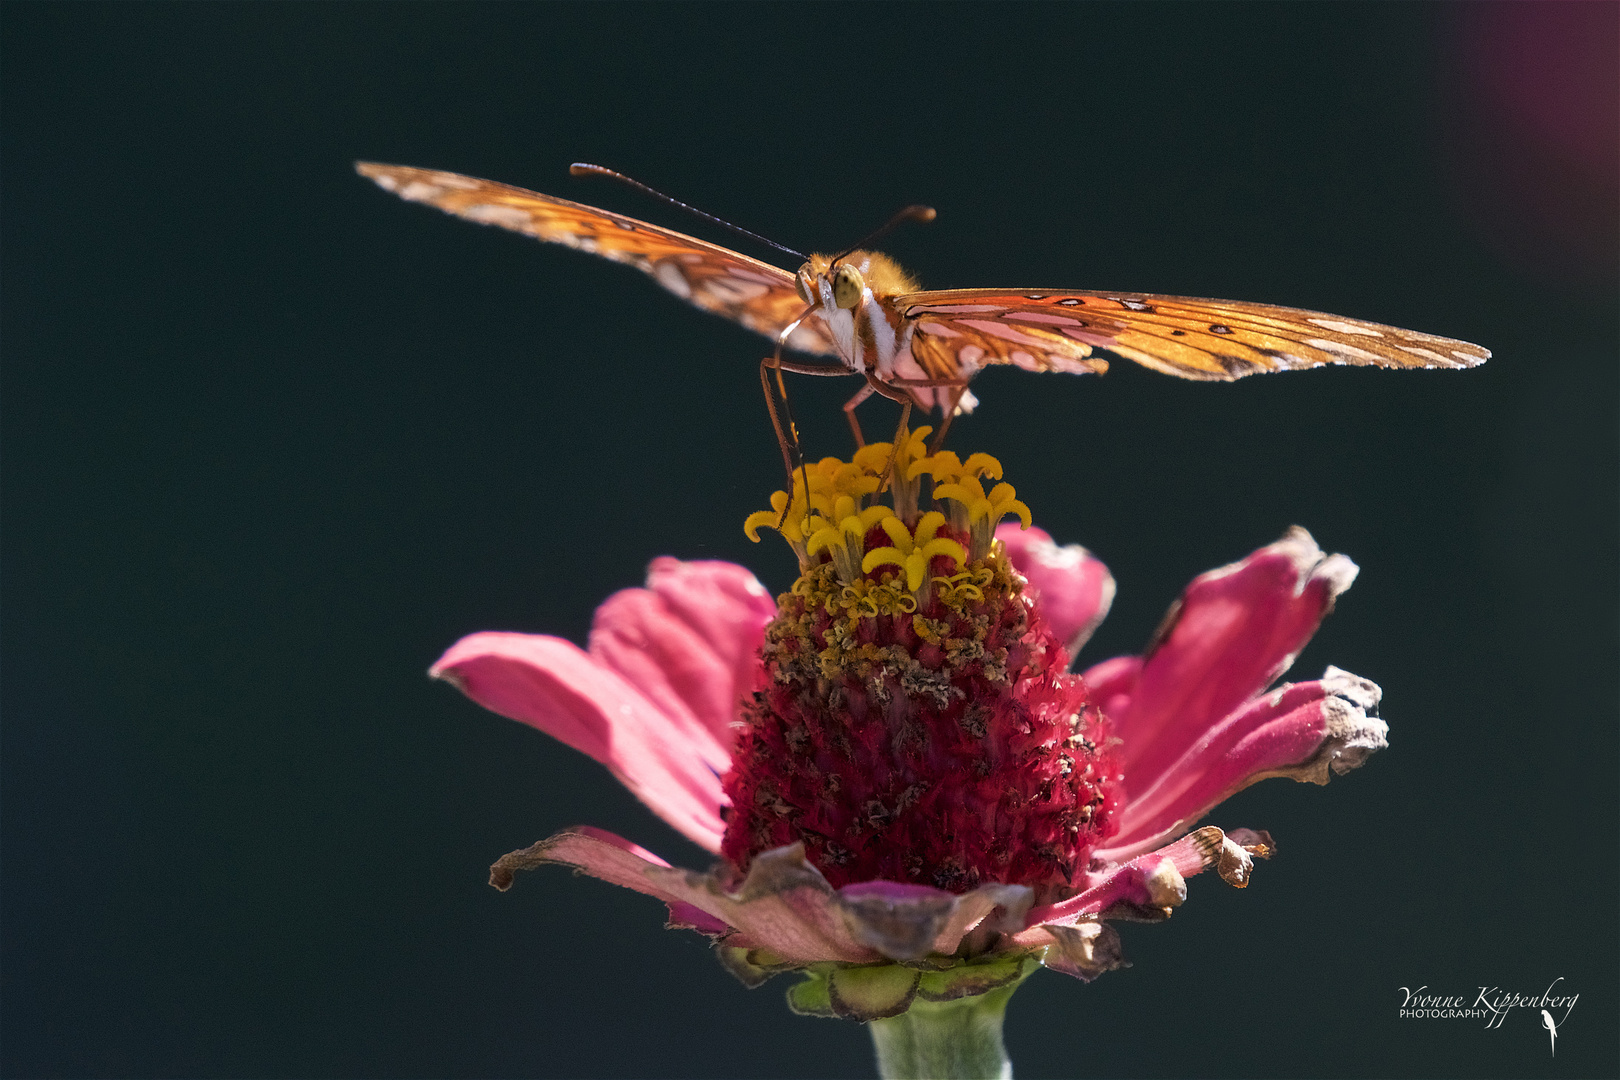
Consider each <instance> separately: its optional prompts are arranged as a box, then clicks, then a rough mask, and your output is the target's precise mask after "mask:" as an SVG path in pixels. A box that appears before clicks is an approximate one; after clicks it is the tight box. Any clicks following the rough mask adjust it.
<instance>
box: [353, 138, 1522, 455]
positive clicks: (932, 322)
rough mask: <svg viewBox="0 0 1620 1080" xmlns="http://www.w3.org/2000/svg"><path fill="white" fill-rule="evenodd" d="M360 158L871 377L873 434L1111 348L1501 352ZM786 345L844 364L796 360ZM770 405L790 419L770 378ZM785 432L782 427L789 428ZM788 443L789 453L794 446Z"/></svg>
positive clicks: (1197, 352) (1331, 319)
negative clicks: (825, 243)
mask: <svg viewBox="0 0 1620 1080" xmlns="http://www.w3.org/2000/svg"><path fill="white" fill-rule="evenodd" d="M355 167H356V169H357V170H358V171H359V172H360V174H361V175H363V176H368V177H370V178H371V179H372V180H374V181H376V182H377V184H378V185H379V186H381V187H382V188H384V189H386V190H388V191H391V192H393V193H394V194H396V195H398V196H399V197H400V198H403V199H409V200H411V201H412V202H422V203H427V204H429V205H431V206H436V207H438V208H439V209H441V210H444V211H446V212H448V213H451V214H456V215H457V216H459V217H464V218H467V219H468V220H471V221H477V222H481V223H483V224H486V225H499V226H501V227H502V228H505V229H512V230H514V231H516V232H522V233H527V234H529V235H530V236H533V237H536V238H537V239H540V240H546V241H550V242H552V243H558V244H566V245H568V246H569V247H572V248H578V249H580V250H581V251H588V252H591V253H592V254H595V255H600V256H602V257H603V258H607V259H612V260H614V261H615V262H622V263H629V264H630V265H632V266H634V267H636V268H638V269H640V270H642V271H644V272H645V273H648V274H651V275H652V276H653V277H654V278H656V279H657V281H658V283H659V284H660V285H662V286H664V288H666V289H668V290H669V291H670V292H672V293H674V294H675V295H676V296H679V297H680V298H681V299H683V300H687V301H690V302H691V303H693V304H696V305H697V306H698V307H700V308H703V309H704V310H705V311H712V312H714V313H715V314H717V315H724V316H726V317H727V318H729V319H732V320H734V321H736V322H739V323H741V324H742V325H744V326H746V327H748V328H749V329H750V330H756V331H758V332H759V333H761V334H764V335H766V336H767V337H772V338H775V339H776V341H777V347H778V352H777V356H776V357H775V358H774V359H767V360H766V361H765V362H764V364H762V366H761V374H762V376H764V374H765V372H766V371H767V370H768V369H774V370H776V371H777V372H778V373H779V372H780V371H782V370H788V371H795V372H802V373H805V374H817V375H826V374H837V375H863V376H865V378H866V383H867V384H866V386H865V387H863V388H862V389H861V390H860V392H858V393H857V394H856V395H855V397H854V398H852V399H851V400H850V402H849V403H848V404H847V405H845V406H844V408H845V411H846V413H847V415H848V416H849V420H850V425H851V427H852V428H853V429H854V431H855V433H856V438H857V441H859V439H860V428H859V426H858V425H857V424H856V422H855V414H854V411H853V410H854V408H855V406H856V405H858V404H860V403H861V402H862V401H863V400H865V399H866V398H867V397H868V396H869V395H870V394H872V393H873V392H874V391H875V392H877V393H880V394H882V395H884V396H885V397H889V398H892V399H894V400H896V401H899V402H901V403H902V405H903V406H905V410H904V411H905V412H906V413H909V412H910V406H911V405H912V404H913V403H915V404H916V405H917V406H919V407H921V408H923V409H925V410H927V409H931V408H934V407H938V408H939V409H940V410H941V412H943V413H944V414H945V422H946V423H947V424H948V423H949V420H950V418H951V417H952V416H953V415H955V414H956V413H958V412H968V411H971V410H972V408H973V405H974V404H975V400H974V398H973V396H972V395H971V394H970V393H968V390H967V385H968V382H969V380H971V379H972V378H973V376H974V374H975V373H976V372H978V370H979V369H980V368H982V367H985V366H986V365H989V364H1012V365H1014V366H1016V367H1021V368H1024V369H1026V370H1029V371H1067V372H1072V373H1075V374H1083V373H1085V372H1090V371H1095V372H1098V373H1101V372H1104V371H1106V370H1108V362H1107V361H1106V360H1103V359H1101V358H1100V357H1097V356H1095V355H1093V353H1094V350H1097V349H1104V350H1107V351H1108V352H1111V353H1114V354H1115V355H1118V356H1123V357H1125V358H1126V359H1128V360H1134V361H1136V362H1137V363H1138V364H1142V365H1143V366H1145V367H1150V368H1153V369H1154V370H1155V371H1162V372H1165V373H1166V374H1169V375H1179V376H1181V377H1182V378H1184V379H1213V380H1223V381H1224V380H1231V379H1238V378H1242V377H1243V376H1245V375H1253V374H1255V373H1256V372H1262V371H1282V370H1290V369H1294V368H1310V367H1318V366H1320V365H1323V364H1372V365H1375V366H1378V367H1395V368H1436V367H1441V368H1468V367H1474V366H1475V365H1478V364H1481V363H1484V361H1485V360H1486V358H1488V357H1489V356H1490V355H1491V354H1490V353H1489V352H1488V351H1487V350H1485V349H1483V348H1481V347H1479V346H1478V345H1471V344H1469V343H1468V342H1466V341H1453V340H1452V339H1450V338H1443V337H1435V336H1433V335H1430V334H1419V333H1416V332H1414V331H1411V330H1401V329H1398V328H1396V327H1393V326H1384V325H1382V324H1380V323H1371V322H1361V321H1360V320H1357V319H1346V318H1342V317H1340V316H1337V315H1327V314H1324V313H1322V312H1319V311H1304V310H1301V309H1298V308H1285V307H1275V306H1273V305H1271V304H1249V303H1242V302H1240V301H1232V300H1203V299H1196V298H1192V297H1185V296H1157V295H1154V294H1151V293H1121V292H1069V291H1064V290H1052V289H947V290H942V291H931V292H923V291H919V290H918V288H917V285H916V282H914V281H913V280H912V279H911V278H910V277H909V276H908V275H907V274H906V273H905V271H903V270H901V269H900V267H899V266H898V265H897V264H896V263H895V262H894V261H893V260H892V259H890V258H889V257H888V256H886V255H882V254H879V253H877V252H871V251H849V252H846V253H844V254H842V255H838V256H834V257H828V256H826V255H811V256H810V257H809V259H808V260H807V261H806V262H805V263H804V265H802V266H800V267H799V270H798V272H797V273H796V274H795V273H790V272H789V271H787V270H783V269H781V268H780V267H776V266H772V265H770V264H769V263H764V262H760V261H759V260H757V259H752V258H749V257H748V256H747V255H743V254H740V253H739V252H735V251H731V250H729V249H727V248H723V247H720V246H719V245H717V244H710V243H707V242H706V241H703V240H698V239H696V238H695V237H691V236H686V235H684V234H682V233H678V232H674V231H673V230H670V229H663V228H660V227H658V226H657V225H649V224H647V223H646V222H644V221H638V220H636V219H635V218H629V217H625V216H623V215H622V214H614V213H610V212H608V211H606V210H598V209H596V208H594V207H590V206H584V205H582V204H580V203H576V202H569V201H568V200H567V199H557V198H553V197H552V196H550V195H541V194H539V193H537V192H533V191H526V190H524V189H523V188H518V187H510V186H508V185H506V184H497V183H494V182H492V181H489V180H479V179H476V178H474V177H470V176H462V175H460V174H457V173H449V172H437V171H434V170H430V169H413V168H409V167H406V166H401V165H378V164H374V163H371V162H360V163H358V164H357V165H356V166H355ZM578 169H579V170H584V171H596V172H607V170H602V169H598V168H596V167H594V166H589V167H584V166H582V167H578ZM614 175H616V174H614ZM637 186H640V185H637ZM669 201H671V202H673V201H674V200H669ZM688 209H690V208H688ZM908 212H911V213H910V216H913V217H922V218H925V219H926V218H931V217H932V216H933V211H931V210H927V209H926V208H923V207H913V208H908V211H903V212H902V215H905V214H906V213H908ZM703 216H707V215H703ZM711 220H715V219H711ZM898 220H899V218H898V217H897V218H896V221H898ZM891 224H893V222H891ZM739 231H742V230H739ZM748 235H753V234H748ZM767 242H768V241H767ZM783 250H786V249H783ZM783 345H786V346H787V347H789V348H793V349H797V350H799V351H801V352H806V353H813V354H818V355H822V356H833V357H837V362H836V363H830V364H829V363H825V362H824V363H821V364H805V363H795V362H790V361H784V360H782V359H781V355H780V350H781V347H782V346H783ZM779 379H780V375H778V380H779ZM778 385H780V383H778ZM766 400H767V403H768V404H770V405H771V415H772V419H773V421H774V420H775V419H776V406H775V404H774V403H772V402H771V393H770V386H769V383H768V382H767V386H766ZM903 424H904V419H902V425H903ZM789 426H790V427H791V424H790V425H789ZM777 429H778V435H779V436H780V435H781V434H782V428H781V424H780V423H778V424H777ZM940 434H941V435H943V434H944V432H943V431H941V432H940ZM782 441H783V447H784V453H786V449H787V446H788V440H787V439H786V438H783V440H782ZM789 467H790V469H791V468H792V466H791V464H790V466H789Z"/></svg>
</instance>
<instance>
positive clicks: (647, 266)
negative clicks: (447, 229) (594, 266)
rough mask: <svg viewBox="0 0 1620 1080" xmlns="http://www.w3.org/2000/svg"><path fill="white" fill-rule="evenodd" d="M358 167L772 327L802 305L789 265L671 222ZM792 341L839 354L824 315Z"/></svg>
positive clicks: (396, 168) (446, 178)
mask: <svg viewBox="0 0 1620 1080" xmlns="http://www.w3.org/2000/svg"><path fill="white" fill-rule="evenodd" d="M355 168H356V170H357V171H358V172H359V173H360V174H361V175H362V176H367V177H370V178H371V179H372V180H374V181H376V183H377V185H378V186H379V187H382V188H383V189H385V190H387V191H391V192H393V193H394V194H395V195H398V196H399V197H400V198H402V199H408V200H410V201H411V202H420V203H426V204H427V205H429V206H436V207H438V208H439V209H440V210H443V211H445V212H446V213H450V214H455V215H456V216H457V217H462V218H466V219H467V220H469V221H476V222H479V223H481V224H484V225H499V226H500V227H501V228H503V229H511V230H512V231H513V232H520V233H526V234H527V235H529V236H532V237H534V238H536V239H538V240H545V241H547V242H550V243H554V244H566V245H567V246H568V247H571V248H577V249H579V250H580V251H587V252H590V253H591V254H593V255H600V256H602V257H603V258H605V259H612V260H613V261H614V262H621V263H626V264H628V265H630V266H634V267H635V268H636V269H638V270H641V271H642V272H643V273H646V274H650V275H651V276H652V277H653V278H655V279H656V280H657V281H658V283H659V284H660V285H662V286H664V288H666V289H668V290H669V291H670V292H672V293H674V294H675V295H676V296H679V297H680V298H681V299H683V300H687V301H690V302H691V303H693V304H695V305H697V306H698V307H700V308H702V309H703V310H705V311H712V312H714V313H715V314H716V315H723V316H725V317H726V318H728V319H731V320H733V321H735V322H738V323H741V324H742V325H743V326H746V327H748V329H750V330H754V331H757V332H759V333H761V334H765V335H767V336H769V337H775V336H776V335H778V334H780V333H781V332H782V330H783V329H784V328H785V327H786V326H787V325H788V324H789V323H790V322H792V321H793V319H795V318H796V317H798V315H799V313H800V312H802V311H803V310H804V301H802V300H800V299H799V296H798V292H797V290H796V287H795V285H794V277H793V275H792V274H791V273H789V272H788V271H786V270H783V269H782V268H781V267H777V266H772V265H771V264H770V263H765V262H760V261H759V260H758V259H751V258H749V257H748V256H747V255H743V254H741V253H740V252H736V251H731V250H730V249H728V248H723V247H720V246H719V245H717V244H710V243H708V242H706V241H703V240H699V239H697V238H696V237H692V236H686V235H685V234H683V233H678V232H675V231H674V230H672V229H663V228H659V227H658V226H657V225H649V224H648V223H646V222H645V221H638V220H636V219H635V218H631V217H625V216H624V215H623V214H614V213H610V212H608V211H606V210H598V209H596V208H595V207H591V206H585V205H582V204H580V203H576V202H569V201H568V200H567V199H556V198H553V197H551V196H550V195H542V194H540V193H539V192H537V191H528V190H525V189H524V188H520V187H513V186H511V185H509V184H497V183H495V182H494V181H492V180H480V179H478V178H477V177H473V176H463V175H461V174H460V173H451V172H439V171H437V170H434V169H413V168H410V167H408V166H403V165H379V164H376V163H373V162H360V163H358V164H357V165H356V166H355ZM788 344H789V345H790V346H792V347H793V348H795V349H798V350H800V351H802V352H810V353H820V354H825V355H835V354H836V349H835V348H834V347H833V343H832V339H831V338H830V337H829V336H828V335H827V333H826V331H825V330H824V328H823V326H822V324H821V322H820V321H819V320H816V319H806V320H805V321H804V322H802V323H800V324H799V327H798V329H796V330H795V331H794V333H793V336H792V337H790V338H789V339H788Z"/></svg>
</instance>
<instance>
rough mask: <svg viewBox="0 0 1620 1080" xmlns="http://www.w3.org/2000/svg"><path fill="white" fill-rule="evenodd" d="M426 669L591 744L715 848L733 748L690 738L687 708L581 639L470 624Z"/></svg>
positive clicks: (490, 704)
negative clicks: (664, 700)
mask: <svg viewBox="0 0 1620 1080" xmlns="http://www.w3.org/2000/svg"><path fill="white" fill-rule="evenodd" d="M429 674H431V675H432V676H433V677H434V678H438V679H444V680H446V681H447V682H450V683H452V684H453V685H454V686H456V687H457V688H458V689H459V690H460V691H461V692H462V693H464V694H466V695H467V696H468V697H470V698H472V699H473V700H474V701H476V702H478V703H479V704H480V705H482V706H484V707H485V708H486V709H490V710H492V711H494V712H498V713H500V714H501V715H502V716H506V717H510V718H511V719H513V720H521V721H522V722H524V723H526V724H530V725H532V726H534V727H537V728H539V729H540V730H541V731H544V732H546V733H547V734H548V735H551V736H553V737H554V738H557V739H559V740H561V741H562V742H564V743H567V744H568V745H569V746H572V747H573V748H574V749H576V750H579V751H582V752H583V753H586V754H589V755H590V756H591V757H593V758H595V759H596V760H597V761H600V762H601V763H602V764H604V765H606V766H607V767H608V768H609V769H611V770H612V771H613V774H614V775H615V776H617V777H618V778H619V780H620V781H621V782H622V783H623V784H624V785H625V786H626V787H628V788H629V789H630V790H631V791H632V792H634V793H635V795H636V797H637V798H639V799H640V800H641V801H642V802H644V803H646V804H647V805H648V806H649V807H651V808H652V809H653V810H654V811H655V812H656V813H657V814H658V816H660V817H662V818H663V819H664V820H665V821H667V822H669V823H670V824H671V825H673V826H674V827H675V828H677V829H679V830H680V831H681V832H682V833H684V834H685V835H686V836H688V837H690V838H691V839H692V840H694V841H696V842H697V843H699V844H701V845H703V846H704V847H705V848H707V849H708V850H710V851H718V850H719V849H720V837H721V836H722V835H723V833H724V832H725V824H724V822H722V821H721V820H720V804H721V799H722V794H721V785H720V776H721V774H722V773H724V772H725V770H726V769H727V768H728V767H729V766H730V756H729V755H727V754H723V753H721V752H720V751H719V750H718V749H717V743H716V741H715V740H714V739H713V738H708V739H705V740H703V741H701V742H699V741H697V740H695V739H694V737H693V731H694V729H693V724H692V722H691V720H690V717H689V716H688V717H683V716H681V715H679V714H672V713H671V712H669V711H667V710H666V709H664V708H662V707H660V706H659V705H657V704H654V702H653V701H651V700H650V699H649V698H648V697H647V696H646V695H645V694H643V693H642V692H641V691H639V690H637V689H636V688H635V687H634V686H633V685H631V684H630V683H629V682H628V681H627V680H626V679H625V678H624V677H623V676H621V675H620V674H618V673H617V672H615V671H613V670H612V669H610V668H609V667H608V666H606V665H605V664H603V663H602V662H600V661H598V660H597V659H596V658H595V657H592V656H591V655H589V654H588V653H586V652H584V651H583V650H581V649H580V648H579V647H578V646H576V645H574V644H573V643H571V642H568V641H564V640H562V639H561V638H554V637H549V636H545V635H540V634H509V633H482V634H471V635H469V636H467V637H464V638H462V639H461V640H460V641H458V642H456V643H455V644H454V645H452V646H451V647H450V649H449V651H447V652H446V653H445V654H444V655H443V656H442V657H440V658H439V662H438V663H436V664H434V665H433V668H432V669H431V670H430V672H429Z"/></svg>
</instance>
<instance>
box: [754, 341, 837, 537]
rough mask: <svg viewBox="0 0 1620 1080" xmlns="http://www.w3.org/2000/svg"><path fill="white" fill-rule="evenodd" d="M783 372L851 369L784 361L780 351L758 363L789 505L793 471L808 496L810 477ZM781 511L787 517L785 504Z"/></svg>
mask: <svg viewBox="0 0 1620 1080" xmlns="http://www.w3.org/2000/svg"><path fill="white" fill-rule="evenodd" d="M784 371H788V372H792V373H793V374H795V375H850V374H853V372H851V371H850V370H849V368H847V367H845V366H844V365H842V364H834V363H825V364H814V363H806V362H801V361H794V360H783V359H782V356H781V354H780V353H778V354H777V355H775V356H767V357H766V358H765V359H763V360H761V361H760V362H759V382H760V387H761V388H762V389H763V390H764V391H765V409H766V411H767V412H769V413H770V416H771V427H773V428H775V429H776V444H777V446H779V447H780V448H781V450H782V465H783V466H784V468H785V469H786V470H787V490H788V492H789V505H792V491H793V474H794V473H795V472H798V473H800V474H801V479H802V480H803V481H804V490H805V495H806V497H807V498H808V497H809V493H810V476H809V473H808V472H807V470H806V467H805V463H804V453H803V451H802V450H801V448H800V446H799V428H798V425H797V424H795V423H794V422H793V410H792V408H791V407H790V406H789V405H788V393H787V383H786V381H785V380H783V378H782V372H784ZM778 402H780V403H781V407H780V408H778V406H777V403H778ZM782 513H783V515H784V517H783V520H786V514H787V509H786V508H785V507H784V508H783V511H782ZM778 524H780V522H778Z"/></svg>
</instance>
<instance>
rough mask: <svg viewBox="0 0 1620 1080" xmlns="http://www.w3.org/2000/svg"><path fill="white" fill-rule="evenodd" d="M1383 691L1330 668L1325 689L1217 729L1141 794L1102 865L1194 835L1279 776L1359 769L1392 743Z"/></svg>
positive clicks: (1316, 686)
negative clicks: (1226, 805)
mask: <svg viewBox="0 0 1620 1080" xmlns="http://www.w3.org/2000/svg"><path fill="white" fill-rule="evenodd" d="M1379 697H1380V691H1379V689H1378V687H1377V686H1376V685H1375V684H1373V683H1371V682H1368V681H1367V680H1366V679H1361V678H1357V677H1356V676H1354V675H1351V674H1350V673H1348V672H1345V671H1340V670H1339V669H1338V668H1331V667H1330V668H1328V670H1327V673H1326V674H1325V675H1324V676H1323V677H1322V679H1321V680H1319V681H1317V682H1308V683H1294V684H1289V685H1285V686H1281V687H1279V688H1277V689H1276V690H1274V691H1272V692H1271V693H1269V694H1267V695H1266V696H1264V697H1262V698H1257V699H1256V700H1254V701H1251V702H1250V703H1249V704H1248V705H1246V706H1244V707H1243V708H1242V709H1239V710H1238V711H1237V712H1235V713H1233V714H1232V715H1231V716H1229V717H1227V718H1226V719H1225V720H1222V721H1221V722H1220V723H1219V724H1217V725H1216V726H1215V727H1213V728H1212V729H1210V731H1208V732H1207V733H1205V735H1204V736H1203V738H1201V739H1199V740H1198V741H1197V742H1195V743H1194V744H1193V745H1192V746H1191V747H1189V748H1188V749H1187V752H1186V753H1185V754H1183V755H1182V757H1181V760H1179V761H1177V762H1176V763H1175V764H1174V765H1172V766H1171V767H1170V768H1168V769H1166V770H1165V771H1164V773H1163V774H1162V775H1161V776H1160V777H1159V780H1158V781H1157V782H1156V783H1155V784H1153V785H1152V786H1151V787H1149V788H1148V789H1147V790H1144V791H1139V792H1134V793H1133V794H1132V797H1131V799H1130V802H1129V803H1128V804H1127V805H1126V807H1125V809H1124V811H1123V813H1122V814H1121V815H1120V826H1119V832H1118V833H1117V834H1115V836H1114V837H1113V838H1112V840H1111V841H1110V843H1109V846H1108V848H1107V849H1105V850H1102V851H1099V852H1097V855H1098V857H1099V858H1103V859H1108V860H1111V861H1112V860H1122V859H1127V858H1130V857H1131V856H1133V855H1136V854H1138V853H1140V852H1143V851H1147V850H1149V849H1150V848H1152V847H1154V846H1156V845H1158V844H1161V843H1163V842H1164V841H1165V840H1167V839H1169V838H1171V837H1173V836H1176V835H1179V834H1180V833H1182V832H1184V831H1186V830H1187V829H1188V828H1189V827H1191V826H1192V825H1193V823H1195V822H1196V821H1198V819H1199V818H1202V817H1203V816H1204V815H1205V814H1206V813H1208V812H1209V810H1210V809H1211V808H1213V807H1214V806H1215V805H1216V804H1217V803H1220V802H1222V801H1223V800H1225V799H1227V798H1229V797H1230V796H1232V795H1233V794H1235V793H1236V792H1238V791H1241V790H1242V789H1243V788H1246V787H1248V786H1249V785H1250V784H1252V783H1255V782H1256V781H1259V780H1264V779H1266V778H1268V777H1272V776H1289V777H1292V778H1293V779H1295V780H1301V781H1310V782H1312V783H1316V784H1325V783H1327V782H1328V776H1329V774H1330V773H1346V772H1349V771H1350V770H1351V769H1354V768H1356V767H1357V766H1358V765H1360V764H1361V763H1362V762H1363V761H1365V760H1366V758H1367V756H1368V755H1369V754H1371V753H1372V752H1373V751H1374V750H1379V749H1382V748H1383V747H1384V746H1385V745H1387V744H1386V742H1385V736H1386V734H1387V733H1388V731H1389V729H1388V727H1387V726H1386V725H1385V723H1384V722H1383V721H1382V720H1380V719H1378V718H1377V717H1376V716H1369V715H1368V714H1369V713H1372V712H1375V711H1376V709H1377V705H1378V699H1379Z"/></svg>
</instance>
